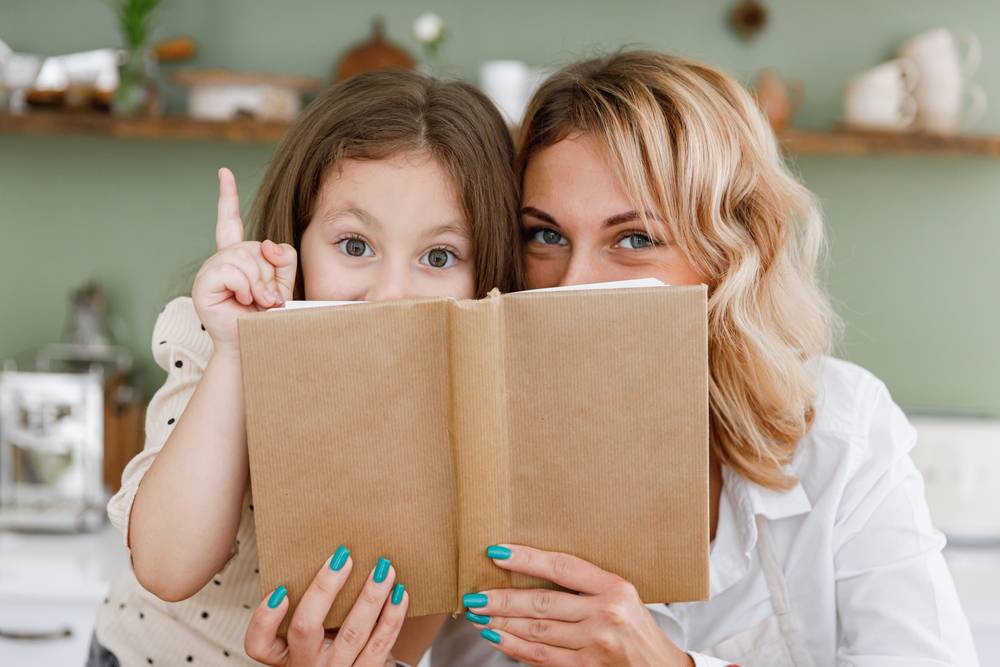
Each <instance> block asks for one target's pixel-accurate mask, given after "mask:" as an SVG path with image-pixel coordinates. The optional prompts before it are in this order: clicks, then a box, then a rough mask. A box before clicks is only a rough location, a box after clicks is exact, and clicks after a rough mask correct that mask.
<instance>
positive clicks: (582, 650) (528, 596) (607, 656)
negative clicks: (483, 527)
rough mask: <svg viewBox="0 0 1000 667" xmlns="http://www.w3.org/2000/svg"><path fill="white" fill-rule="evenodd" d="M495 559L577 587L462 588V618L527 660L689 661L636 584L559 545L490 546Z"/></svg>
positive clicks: (659, 664) (664, 666) (664, 664)
mask: <svg viewBox="0 0 1000 667" xmlns="http://www.w3.org/2000/svg"><path fill="white" fill-rule="evenodd" d="M487 554H488V555H489V556H490V557H491V558H492V559H493V562H494V563H495V564H496V565H499V566H500V567H502V568H504V569H506V570H511V571H513V572H522V573H524V574H529V575H533V576H536V577H540V578H542V579H546V580H548V581H551V582H553V583H556V584H559V585H560V586H562V587H564V588H568V589H570V590H573V591H579V594H576V593H562V592H559V591H553V590H520V589H512V588H501V589H495V590H490V591H483V592H482V593H473V594H469V595H466V596H465V599H464V601H463V602H464V604H465V606H466V607H467V608H469V613H467V614H466V618H467V619H468V620H469V621H471V622H472V623H473V624H474V625H476V626H477V627H480V628H484V630H483V637H484V638H485V639H487V640H489V641H490V642H491V643H492V644H493V646H494V647H495V648H496V649H498V650H499V651H501V652H503V653H505V654H507V655H509V656H510V657H512V658H516V659H517V660H521V661H523V662H526V663H528V664H530V665H557V666H560V667H562V666H566V667H570V666H572V667H577V666H578V665H583V666H585V667H590V666H594V667H596V666H602V667H603V666H604V665H633V666H634V665H641V666H643V667H645V666H649V667H653V666H656V667H668V666H672V665H677V666H678V667H680V666H684V667H690V666H691V665H693V664H694V662H693V661H692V660H691V658H690V657H689V656H688V655H687V654H686V653H684V652H683V651H681V650H680V649H679V648H677V647H676V646H675V645H674V644H673V642H671V641H670V640H669V639H668V638H667V636H666V635H665V634H664V633H663V631H662V630H661V629H660V628H659V626H657V624H656V621H654V620H653V616H652V615H651V614H650V613H649V610H647V609H646V607H645V605H643V603H642V600H640V599H639V595H638V593H636V590H635V587H633V586H632V584H630V583H629V582H627V581H625V580H624V579H622V578H621V577H619V576H618V575H616V574H612V573H611V572H606V571H605V570H602V569H601V568H599V567H597V566H596V565H593V564H591V563H588V562H587V561H585V560H582V559H580V558H577V557H575V556H570V555H569V554H564V553H555V552H552V551H541V550H539V549H532V548H531V547H523V546H515V545H506V546H492V547H490V548H489V550H488V551H487Z"/></svg>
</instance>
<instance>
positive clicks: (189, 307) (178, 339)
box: [150, 296, 213, 371]
mask: <svg viewBox="0 0 1000 667" xmlns="http://www.w3.org/2000/svg"><path fill="white" fill-rule="evenodd" d="M150 345H151V347H152V351H153V358H154V359H155V360H156V363H157V364H158V365H159V366H160V367H161V368H163V369H164V370H167V371H169V370H170V364H171V363H176V358H177V356H178V355H181V356H186V357H188V358H190V359H191V360H192V361H193V362H194V363H196V364H198V365H199V366H204V365H205V364H206V363H207V362H208V359H209V357H211V356H212V347H213V346H212V338H211V336H209V335H208V332H207V331H205V327H204V326H202V324H201V320H199V319H198V312H197V311H196V310H195V307H194V301H193V300H192V299H191V297H190V296H179V297H176V298H174V299H171V300H170V301H169V302H167V304H166V305H165V306H163V308H162V310H160V314H159V315H158V316H157V318H156V324H154V325H153V337H152V340H151V341H150Z"/></svg>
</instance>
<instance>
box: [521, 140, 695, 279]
mask: <svg viewBox="0 0 1000 667" xmlns="http://www.w3.org/2000/svg"><path fill="white" fill-rule="evenodd" d="M521 206H522V208H521V227H522V229H523V230H524V233H525V238H526V239H527V242H526V243H525V250H524V252H525V270H526V279H527V286H528V288H529V289H537V288H540V287H556V286H559V285H580V284H584V283H597V282H607V281H612V280H628V279H631V278H659V279H660V280H661V281H663V282H664V283H667V284H668V285H693V284H698V283H704V282H706V280H705V279H704V278H702V276H700V275H699V274H698V272H697V271H696V270H695V269H694V267H692V266H691V264H690V263H689V262H688V260H687V258H686V257H684V255H682V254H681V252H680V250H679V249H678V247H677V246H676V245H675V244H674V243H673V241H672V239H671V238H670V235H669V232H668V230H667V227H666V225H665V224H664V223H663V221H662V219H661V218H660V217H659V216H658V214H657V213H656V212H655V211H654V212H651V213H652V217H651V226H652V228H653V230H654V231H655V232H656V235H655V236H653V237H650V235H649V234H648V233H647V231H646V229H645V228H644V226H643V224H642V221H641V220H640V219H639V216H638V214H637V212H636V211H635V210H634V209H633V208H632V205H631V204H630V203H629V201H628V199H627V198H626V196H625V193H624V192H623V191H622V189H621V187H620V186H619V184H618V182H617V180H616V179H615V177H614V175H613V173H612V170H611V167H610V166H609V164H608V162H607V160H606V159H605V157H604V155H603V153H602V151H601V148H600V145H599V144H598V143H597V142H596V141H594V140H593V139H592V138H590V137H589V136H587V135H577V136H571V137H569V138H566V139H564V140H562V141H560V142H559V143H556V144H553V145H552V146H549V147H547V148H544V149H542V150H540V151H538V152H537V153H535V155H534V156H532V158H531V159H530V160H529V161H528V165H527V169H526V170H525V173H524V192H523V194H522V199H521Z"/></svg>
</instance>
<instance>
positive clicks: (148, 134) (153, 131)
mask: <svg viewBox="0 0 1000 667" xmlns="http://www.w3.org/2000/svg"><path fill="white" fill-rule="evenodd" d="M289 127H290V125H289V124H288V123H277V122H262V121H257V120H253V119H249V118H248V119H240V120H231V121H207V120H195V119H193V118H185V117H183V116H165V117H162V118H135V119H119V118H114V117H112V116H110V115H108V114H98V113H75V112H57V111H31V112H28V113H25V114H24V115H21V116H12V115H9V114H0V132H3V133H12V134H31V135H67V134H77V135H98V136H107V137H120V138H129V139H201V140H209V141H234V142H277V141H280V140H281V138H282V137H284V136H285V133H286V132H287V131H288V128H289Z"/></svg>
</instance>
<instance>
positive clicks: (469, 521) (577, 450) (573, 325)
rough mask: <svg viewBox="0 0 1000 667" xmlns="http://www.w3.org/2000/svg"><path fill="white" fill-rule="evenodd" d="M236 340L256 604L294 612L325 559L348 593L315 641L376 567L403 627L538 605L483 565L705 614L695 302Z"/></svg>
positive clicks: (632, 300) (693, 297)
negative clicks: (385, 570)
mask: <svg viewBox="0 0 1000 667" xmlns="http://www.w3.org/2000/svg"><path fill="white" fill-rule="evenodd" d="M647 285H648V284H647ZM602 287H603V286H602ZM239 327H240V342H241V350H242V359H243V362H242V363H243V374H244V388H245V401H246V417H247V437H248V447H249V454H250V467H251V485H252V493H253V497H254V504H255V514H254V519H255V523H256V527H257V536H258V555H259V560H260V576H261V588H262V593H265V592H269V591H270V590H272V589H273V588H274V587H275V586H277V585H279V584H284V585H286V586H287V587H288V589H289V597H290V599H291V602H292V604H293V605H294V604H295V603H297V601H298V599H299V598H300V597H301V594H302V592H303V591H304V590H305V588H306V587H307V586H308V584H309V582H310V581H311V580H312V577H313V576H314V574H315V572H316V570H317V568H318V567H319V566H320V565H321V564H322V563H323V562H324V560H325V559H326V558H328V557H329V555H330V554H331V553H332V552H333V550H334V549H336V547H337V545H339V544H341V543H343V544H346V545H347V546H348V547H349V548H350V549H351V551H352V557H353V559H354V563H355V565H354V568H355V572H353V573H352V575H351V578H350V580H349V581H348V584H347V585H346V586H345V589H344V590H343V591H342V592H341V594H340V595H339V596H338V599H337V601H336V602H335V604H334V606H333V608H332V609H331V612H330V615H329V616H328V617H327V625H328V627H331V628H333V627H338V626H339V624H340V622H341V621H342V620H343V618H344V616H345V615H346V612H347V611H348V610H349V609H350V607H351V605H352V604H353V602H354V600H355V599H356V597H357V594H358V592H359V591H360V588H361V586H362V585H363V583H364V580H365V578H366V577H367V576H368V574H369V573H370V570H371V568H372V567H373V566H374V564H375V561H376V560H377V558H378V557H379V556H386V557H388V558H390V559H391V561H392V563H393V566H394V567H395V569H396V572H397V578H398V580H399V581H401V582H402V583H404V584H406V586H407V590H408V591H410V600H411V603H410V609H409V611H408V613H409V615H412V616H420V615H426V614H434V613H443V612H453V611H458V610H460V609H461V596H462V595H463V594H464V593H467V592H475V591H479V590H485V589H488V588H495V587H506V586H512V587H534V586H551V584H549V583H547V582H542V581H535V580H530V579H529V578H527V577H523V576H520V575H513V576H512V575H511V573H509V572H507V571H505V570H502V569H500V568H498V567H496V566H495V565H493V564H492V562H491V561H489V560H488V559H487V558H486V557H485V549H486V547H487V546H488V545H490V544H527V545H530V546H535V547H538V548H542V549H550V550H555V551H565V552H568V553H573V554H575V555H578V556H580V557H582V558H585V559H586V560H589V561H591V562H594V563H595V564H597V565H599V566H601V567H603V568H605V569H608V570H610V571H613V572H617V573H618V574H620V575H621V576H623V577H625V578H626V579H628V580H630V581H632V583H633V584H635V585H636V587H637V589H638V590H639V592H640V595H641V596H642V597H643V600H645V601H646V602H672V601H681V600H694V599H702V598H704V597H705V596H706V595H707V585H708V482H707V480H708V473H707V470H708V467H707V466H708V385H707V329H706V290H705V288H704V286H696V287H662V286H661V287H650V286H637V287H630V288H621V287H620V286H614V285H613V286H610V288H608V289H571V290H563V289H557V290H552V291H535V292H522V293H517V294H507V295H491V296H489V297H487V298H485V299H480V300H452V299H444V298H441V299H420V300H408V301H393V302H381V303H360V304H353V305H347V306H337V307H304V308H294V307H293V308H290V309H288V310H287V311H285V312H276V311H268V312H262V313H257V314H254V315H250V316H247V317H244V318H241V319H240V323H239ZM289 616H290V615H289ZM287 618H288V616H286V619H287Z"/></svg>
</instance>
